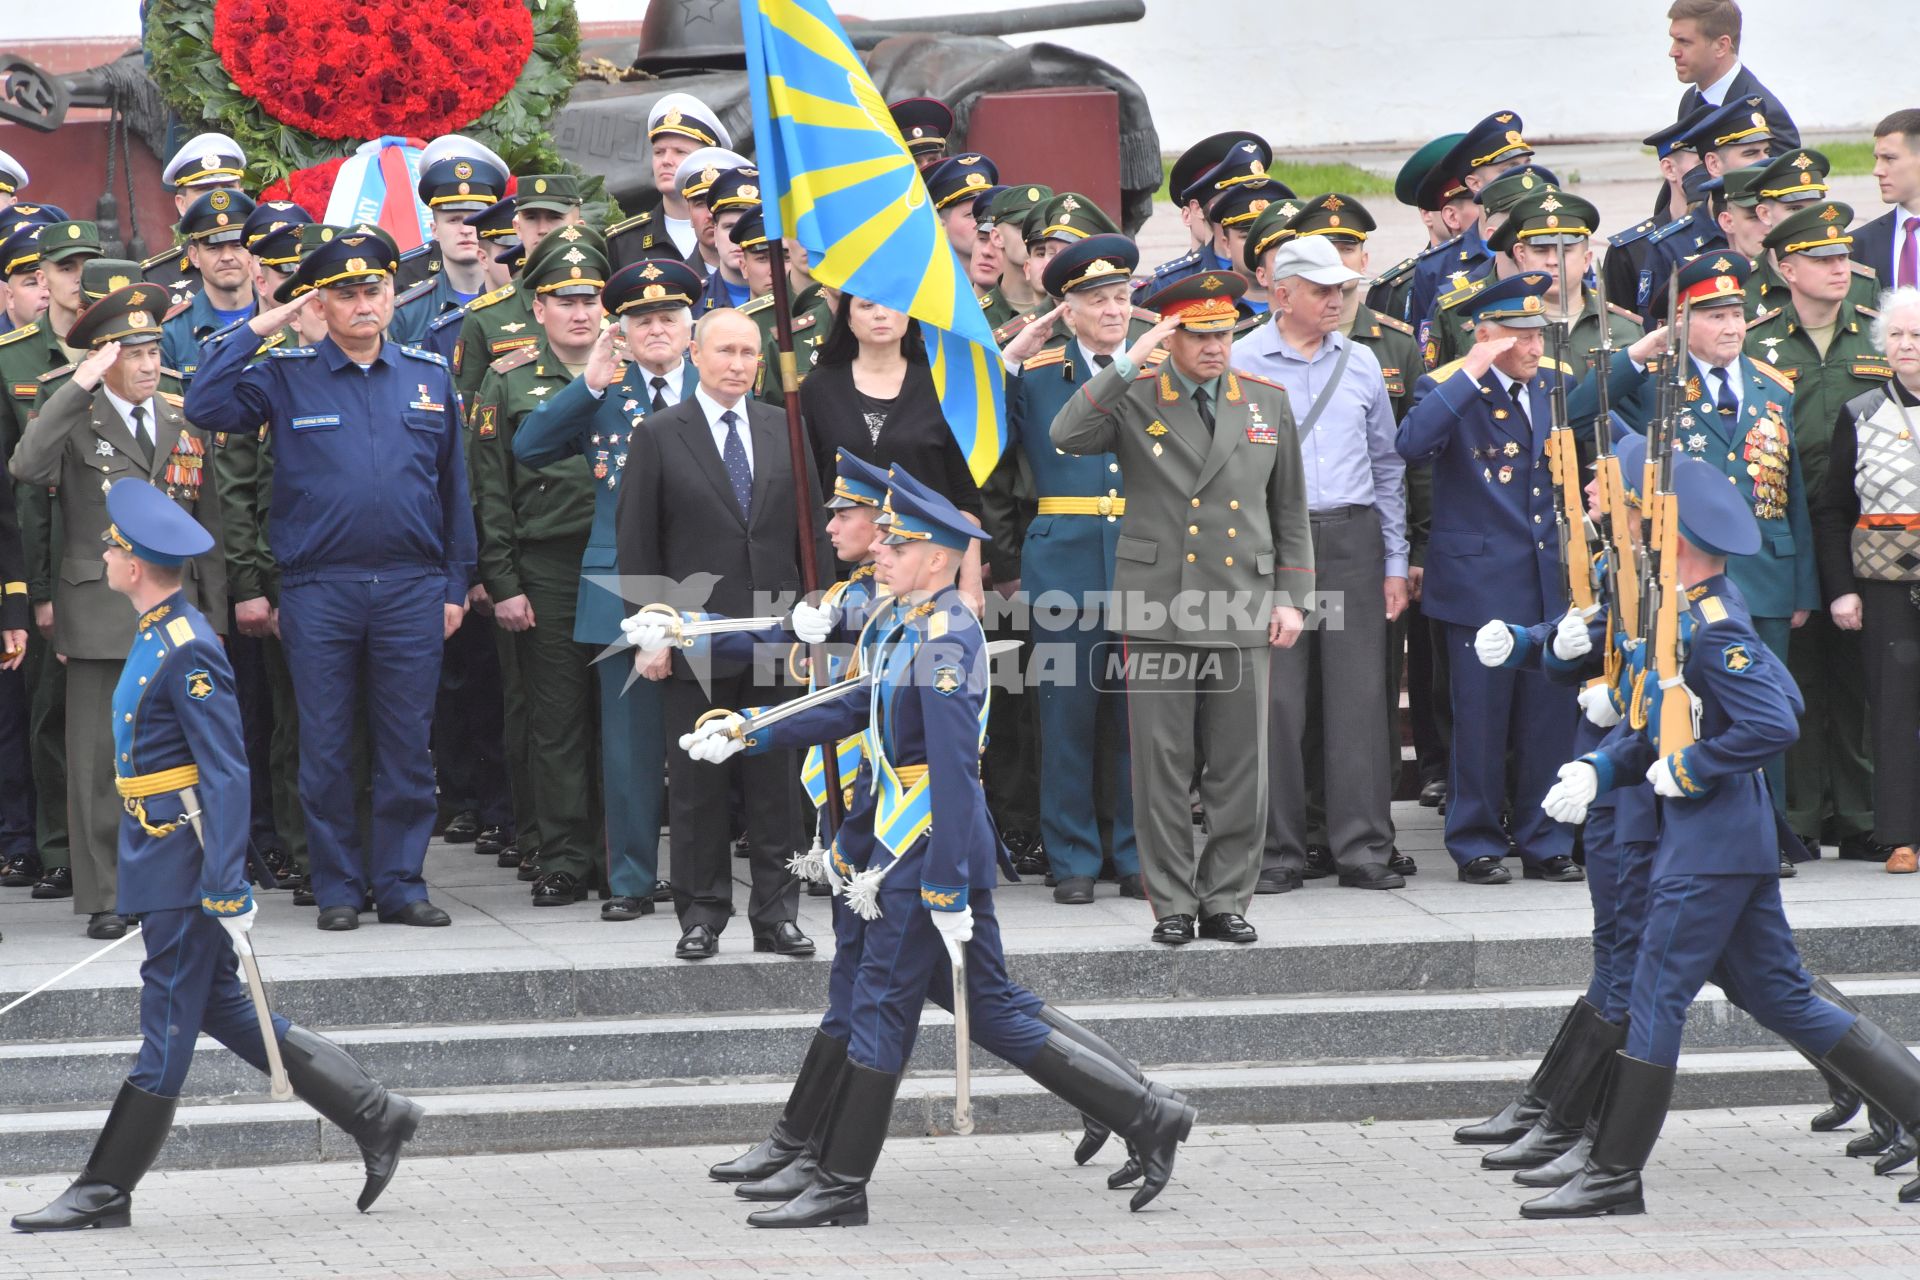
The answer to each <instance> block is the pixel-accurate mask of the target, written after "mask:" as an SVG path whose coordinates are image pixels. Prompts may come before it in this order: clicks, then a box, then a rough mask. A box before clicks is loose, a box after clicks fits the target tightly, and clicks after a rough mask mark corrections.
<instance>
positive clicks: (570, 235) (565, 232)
mask: <svg viewBox="0 0 1920 1280" xmlns="http://www.w3.org/2000/svg"><path fill="white" fill-rule="evenodd" d="M555 234H556V235H558V236H559V237H560V238H561V239H562V240H565V241H566V242H567V243H568V244H572V243H573V242H574V241H575V240H578V239H579V238H580V228H578V227H576V226H574V225H572V224H571V223H569V224H568V225H566V226H564V227H562V228H560V230H559V231H557V232H555Z"/></svg>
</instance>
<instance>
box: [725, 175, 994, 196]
mask: <svg viewBox="0 0 1920 1280" xmlns="http://www.w3.org/2000/svg"><path fill="white" fill-rule="evenodd" d="M967 185H968V186H969V187H987V186H992V185H993V184H992V183H990V182H988V181H987V175H986V174H984V173H970V174H968V175H967ZM741 194H742V195H744V194H746V189H745V188H742V189H741Z"/></svg>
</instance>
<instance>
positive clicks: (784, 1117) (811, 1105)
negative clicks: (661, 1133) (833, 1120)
mask: <svg viewBox="0 0 1920 1280" xmlns="http://www.w3.org/2000/svg"><path fill="white" fill-rule="evenodd" d="M846 1061H847V1043H846V1041H844V1040H836V1039H834V1038H833V1037H832V1036H830V1035H828V1034H826V1033H825V1032H824V1031H816V1032H814V1033H813V1040H812V1042H811V1043H809V1044H808V1045H807V1056H806V1057H805V1058H803V1059H802V1060H801V1062H800V1074H799V1075H798V1076H796V1077H794V1081H793V1089H792V1091H791V1092H790V1093H788V1094H787V1105H786V1106H785V1107H784V1108H783V1109H782V1110H781V1112H780V1119H779V1120H777V1121H775V1122H774V1126H773V1131H772V1132H771V1133H769V1134H768V1135H767V1136H766V1137H765V1138H764V1139H763V1140H762V1141H761V1142H760V1143H759V1144H758V1145H757V1146H755V1147H753V1148H752V1149H751V1150H749V1151H746V1152H743V1153H742V1154H740V1155H737V1156H735V1157H734V1158H733V1159H731V1160H723V1161H721V1162H720V1163H719V1164H716V1165H714V1166H713V1167H712V1168H711V1169H708V1170H707V1176H708V1177H709V1178H712V1179H713V1180H714V1181H715V1182H755V1181H758V1180H759V1179H762V1178H767V1177H771V1176H772V1175H774V1174H776V1173H778V1172H780V1170H782V1169H784V1168H786V1167H787V1166H788V1165H790V1164H792V1163H793V1162H794V1161H795V1160H797V1159H799V1157H800V1153H801V1152H802V1151H803V1150H804V1149H805V1147H806V1145H807V1142H808V1141H809V1139H811V1138H812V1137H813V1135H814V1134H815V1133H817V1132H821V1131H823V1129H824V1126H825V1124H826V1121H827V1116H828V1108H829V1106H830V1105H831V1104H832V1102H833V1098H834V1093H835V1090H836V1087H837V1086H838V1083H839V1080H840V1068H841V1067H843V1066H845V1065H846Z"/></svg>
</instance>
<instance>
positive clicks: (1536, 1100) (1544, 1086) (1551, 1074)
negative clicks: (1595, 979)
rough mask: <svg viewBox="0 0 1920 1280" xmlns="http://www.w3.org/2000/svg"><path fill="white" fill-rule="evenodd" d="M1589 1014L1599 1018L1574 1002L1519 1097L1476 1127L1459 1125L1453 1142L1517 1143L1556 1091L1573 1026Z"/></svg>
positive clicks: (1583, 1002) (1583, 1004)
mask: <svg viewBox="0 0 1920 1280" xmlns="http://www.w3.org/2000/svg"><path fill="white" fill-rule="evenodd" d="M1588 1014H1591V1015H1592V1016H1594V1017H1598V1016H1599V1014H1598V1013H1597V1011H1595V1010H1594V1009H1593V1006H1592V1005H1590V1004H1588V1003H1587V1001H1586V998H1585V997H1581V998H1580V999H1578V1000H1575V1001H1574V1002H1573V1004H1572V1005H1570V1006H1569V1007H1568V1009H1567V1013H1566V1016H1565V1017H1563V1018H1561V1019H1560V1027H1559V1030H1557V1031H1555V1032H1554V1033H1553V1041H1552V1043H1550V1044H1548V1045H1547V1051H1546V1053H1545V1054H1543V1055H1542V1056H1541V1058H1540V1065H1539V1066H1537V1067H1535V1068H1534V1069H1533V1078H1532V1079H1530V1080H1528V1081H1527V1086H1526V1088H1524V1089H1522V1090H1521V1091H1520V1096H1519V1097H1517V1098H1515V1099H1514V1100H1513V1101H1512V1102H1509V1103H1508V1104H1507V1105H1506V1106H1504V1107H1502V1108H1500V1110H1498V1111H1496V1112H1494V1113H1493V1114H1492V1115H1491V1116H1488V1117H1487V1118H1486V1119H1485V1120H1482V1121H1480V1122H1479V1123H1478V1124H1469V1125H1462V1126H1461V1127H1460V1128H1458V1129H1455V1130H1454V1131H1453V1140H1454V1141H1455V1142H1462V1143H1466V1144H1468V1145H1471V1146H1499V1147H1504V1146H1506V1145H1507V1144H1508V1143H1510V1142H1518V1141H1519V1140H1520V1139H1521V1137H1522V1136H1524V1135H1525V1134H1526V1132H1527V1130H1529V1129H1531V1128H1533V1126H1534V1124H1535V1123H1537V1122H1538V1121H1539V1119H1540V1116H1541V1115H1542V1113H1544V1112H1545V1111H1546V1108H1547V1104H1546V1099H1547V1097H1548V1095H1550V1094H1551V1093H1552V1092H1553V1091H1554V1090H1555V1089H1556V1088H1558V1087H1559V1086H1558V1081H1559V1079H1560V1075H1561V1072H1562V1070H1563V1069H1564V1067H1565V1066H1566V1063H1567V1054H1568V1049H1569V1047H1570V1046H1571V1044H1572V1040H1573V1036H1574V1033H1575V1026H1576V1024H1577V1023H1578V1021H1579V1020H1580V1019H1581V1018H1582V1017H1583V1016H1587V1015H1588Z"/></svg>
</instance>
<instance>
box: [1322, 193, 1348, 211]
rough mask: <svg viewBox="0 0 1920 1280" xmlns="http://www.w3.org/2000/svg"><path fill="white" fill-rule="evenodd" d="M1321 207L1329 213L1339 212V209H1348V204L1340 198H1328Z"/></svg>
mask: <svg viewBox="0 0 1920 1280" xmlns="http://www.w3.org/2000/svg"><path fill="white" fill-rule="evenodd" d="M1320 207H1321V208H1322V209H1326V210H1329V211H1333V210H1339V209H1344V208H1346V207H1347V202H1346V201H1344V200H1342V199H1341V198H1340V197H1339V196H1328V197H1327V198H1326V199H1325V200H1322V201H1321V202H1320Z"/></svg>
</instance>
